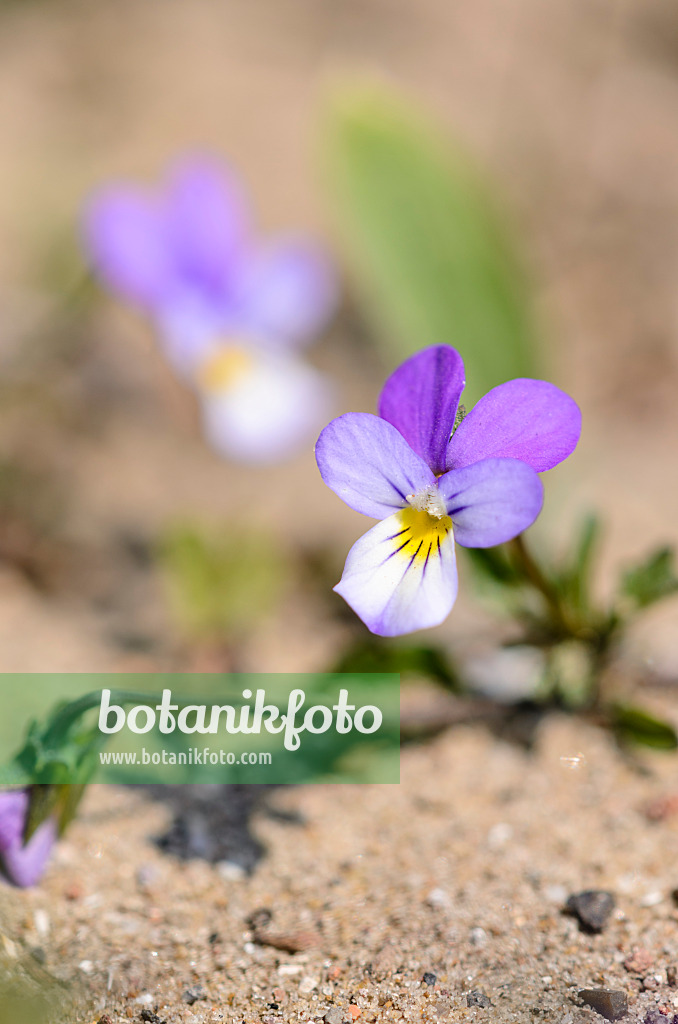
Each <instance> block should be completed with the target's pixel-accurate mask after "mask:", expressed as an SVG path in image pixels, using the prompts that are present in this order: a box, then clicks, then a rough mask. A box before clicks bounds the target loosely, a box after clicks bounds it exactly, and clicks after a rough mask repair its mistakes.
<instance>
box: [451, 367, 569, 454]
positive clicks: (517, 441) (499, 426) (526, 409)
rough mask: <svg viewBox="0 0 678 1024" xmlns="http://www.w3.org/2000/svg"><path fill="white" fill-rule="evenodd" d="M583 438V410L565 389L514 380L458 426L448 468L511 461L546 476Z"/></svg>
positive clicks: (486, 398) (495, 390)
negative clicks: (528, 466)
mask: <svg viewBox="0 0 678 1024" xmlns="http://www.w3.org/2000/svg"><path fill="white" fill-rule="evenodd" d="M580 433H581V412H580V411H579V406H578V405H577V403H576V402H575V401H574V400H573V399H572V398H570V396H569V395H566V394H565V392H564V391H561V390H560V388H557V387H555V385H554V384H549V383H548V382H547V381H545V380H530V379H527V378H519V379H517V380H509V381H507V382H506V383H505V384H500V385H499V386H498V387H496V388H493V389H492V391H488V393H487V394H486V395H485V396H484V397H483V398H481V399H480V401H479V402H478V404H477V405H476V406H474V408H473V409H472V410H471V412H470V413H469V414H468V416H466V418H465V419H464V420H463V421H462V422H461V423H460V425H459V426H458V427H457V429H456V431H455V433H454V436H453V438H452V440H451V441H450V445H449V448H448V451H447V467H448V469H461V468H462V466H470V465H472V463H474V462H479V461H480V460H481V459H488V458H509V459H520V460H521V461H522V462H526V463H527V464H528V465H530V466H532V468H533V469H536V470H537V472H538V473H541V472H543V471H544V470H546V469H552V468H553V466H557V465H558V463H559V462H562V461H563V459H566V458H567V456H568V455H570V454H571V453H572V452H573V451H574V449H575V447H576V445H577V441H578V440H579V435H580Z"/></svg>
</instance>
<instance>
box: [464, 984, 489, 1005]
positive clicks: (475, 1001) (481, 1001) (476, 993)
mask: <svg viewBox="0 0 678 1024" xmlns="http://www.w3.org/2000/svg"><path fill="white" fill-rule="evenodd" d="M466 1005H467V1006H482V1007H483V1009H486V1008H487V1007H488V1006H492V1000H491V999H490V997H489V996H488V995H486V994H485V993H484V992H481V991H480V989H478V988H474V989H473V991H472V992H469V994H468V995H467V996H466Z"/></svg>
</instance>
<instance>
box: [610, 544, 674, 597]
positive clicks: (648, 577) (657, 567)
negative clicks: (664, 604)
mask: <svg viewBox="0 0 678 1024" xmlns="http://www.w3.org/2000/svg"><path fill="white" fill-rule="evenodd" d="M673 558H674V553H673V548H670V547H664V548H660V549H659V550H658V551H655V552H653V553H652V554H651V555H650V556H649V558H647V559H646V561H644V562H641V564H640V565H637V566H635V567H634V568H632V569H629V570H627V572H626V573H624V576H623V577H622V583H621V590H622V593H623V594H625V595H626V596H627V597H630V598H631V600H632V601H633V602H634V603H635V604H636V606H637V607H638V608H646V607H647V606H648V605H650V604H654V602H655V601H661V599H662V598H664V597H669V596H670V595H671V594H675V593H678V577H677V576H676V574H675V571H674V568H673Z"/></svg>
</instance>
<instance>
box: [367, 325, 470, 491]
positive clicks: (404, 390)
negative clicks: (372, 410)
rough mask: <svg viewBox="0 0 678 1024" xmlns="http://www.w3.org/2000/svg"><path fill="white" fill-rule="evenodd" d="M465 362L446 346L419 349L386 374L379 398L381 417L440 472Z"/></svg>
mask: <svg viewBox="0 0 678 1024" xmlns="http://www.w3.org/2000/svg"><path fill="white" fill-rule="evenodd" d="M464 383H465V382H464V363H463V361H462V358H461V356H460V355H459V353H458V352H457V351H456V350H455V349H453V348H450V346H449V345H436V346H434V347H432V348H427V349H424V350H423V352H417V354H416V355H414V356H412V357H411V358H410V359H408V360H407V361H406V362H404V363H403V364H402V365H401V366H399V367H398V369H397V370H395V371H394V373H392V374H391V376H390V377H389V378H388V380H387V381H386V383H385V384H384V387H383V390H382V392H381V396H380V398H379V415H380V416H383V418H384V419H385V420H388V422H389V423H392V424H393V426H394V427H397V428H398V430H399V431H400V433H401V434H402V435H403V437H404V438H405V440H406V441H407V442H408V444H409V445H410V447H411V448H412V449H413V450H414V451H415V452H416V453H417V454H418V455H421V457H422V458H423V459H425V460H426V462H427V463H428V465H429V466H430V467H431V469H432V470H433V472H434V473H444V472H445V469H446V464H445V458H446V454H447V445H448V442H449V440H450V434H451V433H452V428H453V426H454V418H455V414H456V412H457V406H458V405H459V398H460V396H461V393H462V391H463V390H464Z"/></svg>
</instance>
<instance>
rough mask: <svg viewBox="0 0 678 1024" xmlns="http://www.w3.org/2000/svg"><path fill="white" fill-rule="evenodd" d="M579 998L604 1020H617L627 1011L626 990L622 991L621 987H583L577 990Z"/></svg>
mask: <svg viewBox="0 0 678 1024" xmlns="http://www.w3.org/2000/svg"><path fill="white" fill-rule="evenodd" d="M579 998H580V999H583V1001H584V1003H585V1004H586V1006H590V1007H591V1009H592V1010H595V1011H596V1013H599V1014H600V1015H601V1017H605V1019H606V1020H619V1018H620V1017H624V1016H625V1015H626V1014H627V1013H628V1012H629V1006H628V1000H627V998H626V992H622V991H621V989H612V988H583V989H581V991H580V992H579Z"/></svg>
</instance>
